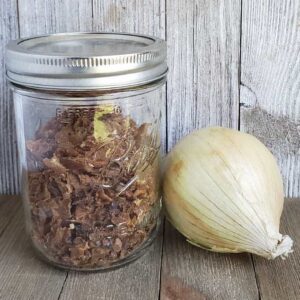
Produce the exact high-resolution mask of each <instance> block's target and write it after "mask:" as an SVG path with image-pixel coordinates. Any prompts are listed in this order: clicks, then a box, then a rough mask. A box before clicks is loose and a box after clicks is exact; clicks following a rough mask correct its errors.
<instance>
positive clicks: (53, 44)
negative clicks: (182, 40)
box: [6, 33, 167, 270]
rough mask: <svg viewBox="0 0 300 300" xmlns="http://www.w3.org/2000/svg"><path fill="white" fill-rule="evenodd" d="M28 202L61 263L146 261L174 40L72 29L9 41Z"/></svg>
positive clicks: (153, 228) (44, 252) (156, 205)
mask: <svg viewBox="0 0 300 300" xmlns="http://www.w3.org/2000/svg"><path fill="white" fill-rule="evenodd" d="M6 69H7V77H8V80H9V81H10V82H11V87H12V90H13V96H14V106H15V115H16V127H17V135H18V148H19V157H20V162H21V172H22V198H23V203H24V208H25V219H26V228H27V231H28V233H29V235H30V237H31V241H32V243H33V246H34V248H35V249H36V250H37V252H38V254H40V256H41V257H42V258H43V259H45V260H46V261H48V262H50V263H52V264H54V265H56V266H58V267H62V268H67V269H76V270H104V269H109V268H112V267H116V266H120V265H123V264H125V263H127V262H129V261H132V260H133V259H135V258H137V257H139V256H140V255H141V254H142V253H143V252H144V250H145V248H146V247H147V246H148V245H149V244H150V243H151V241H152V240H153V238H154V237H155V235H156V233H157V229H158V226H159V220H160V218H159V213H160V208H161V202H160V201H161V199H160V198H161V196H160V190H159V181H160V180H159V165H160V162H159V152H160V136H159V132H160V115H161V106H162V103H163V101H162V86H163V84H164V82H165V77H166V73H167V66H166V46H165V42H164V41H162V40H160V39H157V38H153V37H148V36H137V35H130V34H109V33H73V34H56V35H48V36H39V37H34V38H29V39H23V40H17V41H13V42H11V43H9V44H8V46H7V52H6Z"/></svg>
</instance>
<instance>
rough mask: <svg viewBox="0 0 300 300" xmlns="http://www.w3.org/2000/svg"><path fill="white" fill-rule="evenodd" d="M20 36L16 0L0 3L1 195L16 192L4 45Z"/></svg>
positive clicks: (11, 114) (13, 132) (10, 105)
mask: <svg viewBox="0 0 300 300" xmlns="http://www.w3.org/2000/svg"><path fill="white" fill-rule="evenodd" d="M18 36H19V28H18V12H17V0H1V1H0V39H1V40H0V193H2V194H15V193H18V192H19V176H18V164H17V147H16V133H15V122H14V115H13V103H12V99H11V92H10V90H9V87H8V84H7V82H6V79H5V68H4V52H5V45H6V43H7V42H8V41H9V40H11V39H16V38H18Z"/></svg>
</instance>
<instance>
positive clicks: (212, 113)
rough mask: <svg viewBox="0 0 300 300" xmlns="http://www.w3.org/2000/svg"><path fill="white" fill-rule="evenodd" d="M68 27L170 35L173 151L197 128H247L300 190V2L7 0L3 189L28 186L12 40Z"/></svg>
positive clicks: (0, 126) (0, 12)
mask: <svg viewBox="0 0 300 300" xmlns="http://www.w3.org/2000/svg"><path fill="white" fill-rule="evenodd" d="M67 31H126V32H133V33H135V32H136V33H144V34H150V35H156V36H159V37H162V38H165V39H167V41H168V63H169V68H170V72H169V76H168V84H167V88H166V103H165V114H164V122H165V123H166V125H167V131H166V133H167V134H166V143H165V145H166V149H167V150H170V149H171V148H172V146H173V145H174V144H175V143H176V142H177V141H178V140H179V139H180V138H181V137H182V136H183V135H185V134H187V133H189V132H190V131H191V130H193V129H194V128H200V127H204V126H207V125H222V126H227V127H233V128H240V129H241V130H243V131H247V132H250V133H252V134H254V135H256V136H257V137H258V138H259V139H260V140H262V141H263V142H264V143H265V144H266V145H267V146H268V147H269V148H270V150H271V151H272V152H273V153H274V154H275V155H276V157H277V158H278V162H279V164H280V166H281V170H282V174H283V176H284V181H285V191H286V195H287V196H290V197H295V196H300V55H299V50H300V1H298V0H284V1H278V0H226V1H225V0H223V1H222V0H1V1H0V34H1V36H0V37H1V41H0V69H1V70H0V193H3V194H15V193H18V192H19V179H18V171H17V170H18V168H17V152H16V136H15V128H14V118H13V113H12V111H13V105H12V101H11V95H10V92H9V90H8V87H7V84H6V82H5V76H4V71H3V70H4V61H3V55H4V47H5V44H6V43H7V41H9V40H10V39H15V38H19V37H26V36H30V35H36V34H43V33H54V32H67Z"/></svg>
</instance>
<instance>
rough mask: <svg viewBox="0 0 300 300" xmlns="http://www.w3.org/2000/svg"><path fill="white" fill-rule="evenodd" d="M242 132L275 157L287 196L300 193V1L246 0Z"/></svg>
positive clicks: (242, 71) (244, 13)
mask: <svg viewBox="0 0 300 300" xmlns="http://www.w3.org/2000/svg"><path fill="white" fill-rule="evenodd" d="M242 3H243V8H242V17H243V22H242V44H241V53H242V57H241V95H240V102H241V116H240V121H241V130H243V131H247V132H249V133H251V134H254V135H255V136H257V137H258V138H259V139H260V140H261V141H262V142H263V143H264V144H265V145H267V146H268V147H269V149H270V150H271V151H272V152H273V153H274V154H275V156H276V157H277V160H278V163H279V165H280V167H281V171H282V174H283V177H284V183H285V194H286V195H288V196H290V197H293V196H297V195H299V193H300V72H299V70H300V55H299V53H300V31H299V24H300V2H299V1H298V0H288V1H277V0H267V1H265V0H259V1H250V0H245V1H243V2H242Z"/></svg>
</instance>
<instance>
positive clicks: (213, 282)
mask: <svg viewBox="0 0 300 300" xmlns="http://www.w3.org/2000/svg"><path fill="white" fill-rule="evenodd" d="M174 280H175V281H177V282H180V284H178V283H177V284H176V285H175V286H177V287H178V286H180V285H181V286H182V288H180V289H179V292H177V293H178V294H179V295H180V296H178V298H175V297H174V298H173V299H182V300H187V299H189V298H187V297H186V295H188V294H187V291H186V290H188V291H189V292H190V293H192V294H196V295H197V293H198V297H199V299H201V297H202V298H204V299H206V298H207V299H224V300H225V299H237V300H240V299H243V300H246V299H249V300H254V299H259V297H258V290H257V286H256V281H255V273H254V270H253V266H252V262H251V257H250V255H248V254H236V255H228V254H220V253H213V252H208V251H205V250H202V249H199V248H197V247H195V246H192V245H190V244H188V243H187V242H186V241H185V239H184V237H183V236H181V235H180V234H179V233H178V232H177V231H176V230H175V229H174V228H172V226H171V225H170V224H169V223H167V225H166V226H165V234H164V247H163V263H162V279H161V291H162V294H161V296H162V297H163V296H164V295H166V294H167V291H168V289H169V290H170V286H171V290H172V282H173V281H174ZM170 282H171V283H170ZM177 289H178V288H177ZM175 291H176V290H175ZM162 299H164V298H162ZM166 299H168V298H166ZM171 299H172V298H171ZM195 299H198V298H195Z"/></svg>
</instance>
